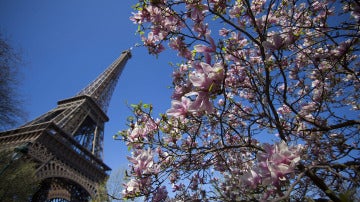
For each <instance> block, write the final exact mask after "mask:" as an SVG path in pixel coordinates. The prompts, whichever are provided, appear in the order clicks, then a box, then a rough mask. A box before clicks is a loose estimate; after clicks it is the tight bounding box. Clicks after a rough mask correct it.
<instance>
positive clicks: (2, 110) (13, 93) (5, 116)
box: [0, 34, 26, 130]
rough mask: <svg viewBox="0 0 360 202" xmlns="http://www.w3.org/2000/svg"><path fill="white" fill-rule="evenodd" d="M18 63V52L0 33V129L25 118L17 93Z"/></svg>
mask: <svg viewBox="0 0 360 202" xmlns="http://www.w3.org/2000/svg"><path fill="white" fill-rule="evenodd" d="M20 63H21V58H20V56H19V54H18V53H17V52H16V51H15V50H14V49H13V48H12V47H11V46H10V44H9V42H8V41H7V40H6V39H4V37H3V36H2V35H1V34H0V69H1V71H0V130H6V129H9V128H11V127H14V126H16V125H17V124H18V123H19V122H20V121H23V120H25V116H26V115H25V113H24V110H23V109H22V105H21V104H22V101H21V100H22V99H21V97H20V96H19V94H18V93H17V87H18V84H19V79H18V65H19V64H20Z"/></svg>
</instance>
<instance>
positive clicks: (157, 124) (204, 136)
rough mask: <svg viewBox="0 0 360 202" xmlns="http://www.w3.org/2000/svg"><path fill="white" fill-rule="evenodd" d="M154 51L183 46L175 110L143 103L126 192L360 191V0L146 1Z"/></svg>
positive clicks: (253, 197) (240, 197) (144, 14)
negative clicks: (163, 110)
mask: <svg viewBox="0 0 360 202" xmlns="http://www.w3.org/2000/svg"><path fill="white" fill-rule="evenodd" d="M134 9H135V12H134V13H133V15H132V17H131V18H130V19H131V20H132V21H133V22H134V23H135V24H137V25H138V31H137V32H138V33H139V34H140V36H141V38H142V41H143V44H144V46H145V47H147V48H148V50H149V53H150V54H154V55H157V54H161V53H162V52H163V51H164V50H165V49H166V48H170V49H172V50H175V51H176V52H177V54H178V56H179V58H181V60H182V62H181V63H180V64H178V65H177V67H176V68H175V70H174V73H173V95H172V101H171V108H170V109H169V110H168V111H167V112H166V113H164V114H163V115H161V116H160V117H154V116H153V114H152V106H151V105H149V104H141V103H140V104H139V105H133V106H132V107H133V112H134V116H133V117H132V118H130V119H129V128H128V129H127V130H124V131H122V132H120V133H119V136H118V137H119V138H120V139H122V140H123V141H125V142H126V144H127V145H128V146H129V148H130V149H131V150H132V156H130V157H128V159H129V162H130V163H131V166H130V169H129V172H128V173H129V175H130V177H131V180H130V181H129V182H128V183H126V185H125V186H124V190H123V194H124V196H125V197H126V198H133V197H139V196H145V197H146V199H147V200H148V201H165V200H171V199H170V198H175V199H176V200H181V201H200V200H201V201H260V200H272V201H282V200H294V201H307V200H308V201H311V200H312V199H317V198H323V199H330V200H332V201H346V200H360V189H359V187H360V176H359V174H360V173H359V170H360V155H359V150H360V148H359V141H360V136H359V132H360V131H359V128H360V121H359V109H360V103H359V98H360V91H359V90H360V72H359V69H360V60H359V43H360V41H359V38H360V34H359V33H360V27H359V26H360V4H359V2H358V1H353V0H341V1H336V0H319V1H313V0H308V1H302V0H226V1H225V0H224V1H221V0H150V1H149V0H140V1H138V3H137V4H136V5H135V6H134Z"/></svg>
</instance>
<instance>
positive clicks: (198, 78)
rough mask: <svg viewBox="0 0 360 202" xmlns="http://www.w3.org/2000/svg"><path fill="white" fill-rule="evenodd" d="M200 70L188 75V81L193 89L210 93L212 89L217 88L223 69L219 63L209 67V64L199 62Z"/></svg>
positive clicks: (222, 75)
mask: <svg viewBox="0 0 360 202" xmlns="http://www.w3.org/2000/svg"><path fill="white" fill-rule="evenodd" d="M200 66H201V69H199V70H197V71H196V72H194V73H192V74H190V76H189V80H190V82H191V83H192V84H193V86H194V87H197V88H199V89H200V90H204V91H211V90H212V89H213V87H214V86H215V85H216V86H219V84H220V83H221V81H222V79H223V78H224V67H223V65H222V64H220V63H216V64H214V66H213V67H211V66H210V65H209V64H207V63H204V62H201V63H200Z"/></svg>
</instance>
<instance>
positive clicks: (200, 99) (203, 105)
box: [186, 91, 214, 113]
mask: <svg viewBox="0 0 360 202" xmlns="http://www.w3.org/2000/svg"><path fill="white" fill-rule="evenodd" d="M193 95H195V96H196V99H195V101H194V102H193V103H192V104H191V105H190V111H191V112H207V113H212V112H214V107H213V104H212V103H211V101H210V95H209V93H207V92H202V91H200V92H192V93H188V94H186V96H193Z"/></svg>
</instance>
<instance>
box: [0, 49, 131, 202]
mask: <svg viewBox="0 0 360 202" xmlns="http://www.w3.org/2000/svg"><path fill="white" fill-rule="evenodd" d="M130 57H131V53H130V52H129V51H124V52H123V53H122V54H121V55H120V57H119V58H117V59H116V60H115V61H114V62H113V63H112V64H111V65H110V66H109V67H108V68H107V69H106V70H105V71H104V72H103V73H102V74H100V75H99V76H98V77H97V78H96V79H95V80H94V81H93V82H92V83H90V84H89V85H88V86H86V87H85V88H84V89H83V90H81V91H80V92H79V93H78V94H77V95H76V96H75V97H72V98H69V99H65V100H61V101H59V102H58V105H57V107H56V108H54V109H52V110H50V111H48V112H47V113H45V114H43V115H42V116H40V117H38V118H36V119H35V120H33V121H31V122H29V123H27V124H25V125H23V126H21V127H19V128H17V129H14V130H10V131H5V132H1V133H0V150H2V149H11V148H15V147H17V146H19V145H23V144H27V145H28V153H27V155H26V158H31V159H32V160H33V161H35V162H36V163H37V165H38V166H37V170H36V173H37V177H38V178H39V180H40V181H41V187H40V189H39V191H38V192H37V193H36V194H35V195H34V196H33V199H32V201H88V200H89V199H90V198H94V197H95V196H97V194H98V186H99V184H100V183H102V182H103V181H104V180H105V179H106V177H107V171H110V168H109V167H108V166H107V165H105V164H104V163H103V161H102V159H103V140H104V123H105V122H107V121H108V120H109V119H108V117H107V116H106V111H107V108H108V105H109V101H110V98H111V96H112V93H113V90H114V88H115V86H116V83H117V80H118V78H119V76H120V74H121V72H122V70H123V68H124V66H125V64H126V62H127V60H128V59H129V58H130Z"/></svg>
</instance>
